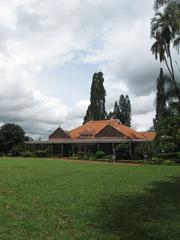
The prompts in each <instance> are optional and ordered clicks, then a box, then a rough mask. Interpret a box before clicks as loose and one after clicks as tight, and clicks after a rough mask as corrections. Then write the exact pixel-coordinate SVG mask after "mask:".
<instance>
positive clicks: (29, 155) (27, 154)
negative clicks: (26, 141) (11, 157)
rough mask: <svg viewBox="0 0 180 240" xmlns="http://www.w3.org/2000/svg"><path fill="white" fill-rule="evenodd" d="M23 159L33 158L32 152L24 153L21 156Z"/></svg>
mask: <svg viewBox="0 0 180 240" xmlns="http://www.w3.org/2000/svg"><path fill="white" fill-rule="evenodd" d="M21 156H22V157H25V158H29V157H33V153H32V152H29V151H26V152H23V153H22V154H21Z"/></svg>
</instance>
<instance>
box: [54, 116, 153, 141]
mask: <svg viewBox="0 0 180 240" xmlns="http://www.w3.org/2000/svg"><path fill="white" fill-rule="evenodd" d="M107 126H111V127H112V128H114V129H115V130H117V131H118V132H119V133H120V134H121V135H123V136H124V139H142V140H143V139H144V140H153V139H154V138H155V132H137V131H135V130H134V129H132V128H129V127H127V126H125V125H123V124H122V123H121V122H120V121H119V120H117V119H110V120H101V121H100V120H99V121H89V122H87V123H86V124H84V125H81V126H80V127H77V128H74V129H72V130H71V131H64V130H62V129H61V131H60V130H59V129H57V130H56V131H55V132H54V133H53V134H51V135H50V138H52V139H53V138H58V136H61V137H60V138H62V136H63V135H65V137H69V138H70V139H72V140H73V139H79V138H80V137H81V136H82V135H83V134H89V137H88V138H91V139H94V138H96V135H97V134H98V133H100V132H101V131H103V129H104V128H106V127H107ZM60 132H61V134H60ZM62 133H63V134H62ZM106 138H108V137H106Z"/></svg>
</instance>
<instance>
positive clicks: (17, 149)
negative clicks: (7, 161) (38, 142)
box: [10, 145, 23, 157]
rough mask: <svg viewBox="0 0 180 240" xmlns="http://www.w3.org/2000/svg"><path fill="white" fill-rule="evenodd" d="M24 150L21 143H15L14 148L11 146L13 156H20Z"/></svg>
mask: <svg viewBox="0 0 180 240" xmlns="http://www.w3.org/2000/svg"><path fill="white" fill-rule="evenodd" d="M22 152H23V147H22V146H21V145H14V146H13V147H12V148H11V152H10V154H11V157H18V156H21V154H22Z"/></svg>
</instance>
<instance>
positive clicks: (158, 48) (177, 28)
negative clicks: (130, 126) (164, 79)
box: [151, 0, 180, 103]
mask: <svg viewBox="0 0 180 240" xmlns="http://www.w3.org/2000/svg"><path fill="white" fill-rule="evenodd" d="M161 6H164V8H163V10H162V11H159V12H157V10H159V9H160V7H161ZM155 10H156V13H155V16H154V18H152V21H151V37H153V38H154V39H155V42H154V44H153V45H152V47H151V51H152V54H153V55H155V59H156V60H157V59H158V58H159V60H160V62H165V64H166V67H167V69H168V72H169V74H170V77H171V78H172V80H173V84H174V88H175V91H176V95H177V98H178V101H179V103H180V91H179V89H178V86H177V81H176V78H175V72H174V66H173V60H172V54H171V43H173V46H174V47H176V49H177V50H178V49H179V44H180V3H179V2H178V1H176V0H171V1H168V0H167V1H166V0H156V1H155Z"/></svg>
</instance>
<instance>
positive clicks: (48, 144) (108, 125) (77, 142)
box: [26, 119, 155, 156]
mask: <svg viewBox="0 0 180 240" xmlns="http://www.w3.org/2000/svg"><path fill="white" fill-rule="evenodd" d="M154 137H155V133H154V132H137V131H135V130H134V129H132V128H129V127H127V126H125V125H123V124H122V123H121V122H120V121H119V120H117V119H110V120H99V121H90V122H87V123H86V124H84V125H81V126H80V127H77V128H74V129H72V130H71V131H65V130H63V129H62V128H61V127H58V128H57V129H56V130H55V131H54V132H53V133H52V134H51V135H50V136H49V139H48V140H47V141H28V142H26V149H30V148H31V151H37V150H44V149H50V151H51V155H52V156H72V155H74V154H78V153H80V152H83V153H93V154H94V153H95V152H96V151H98V150H102V151H104V152H105V153H106V154H112V153H113V149H114V148H115V147H116V146H117V145H118V144H120V143H126V144H128V146H129V153H130V156H131V155H132V153H133V148H134V146H135V145H136V144H138V143H140V142H141V143H142V142H143V143H151V142H152V141H153V139H154Z"/></svg>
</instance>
